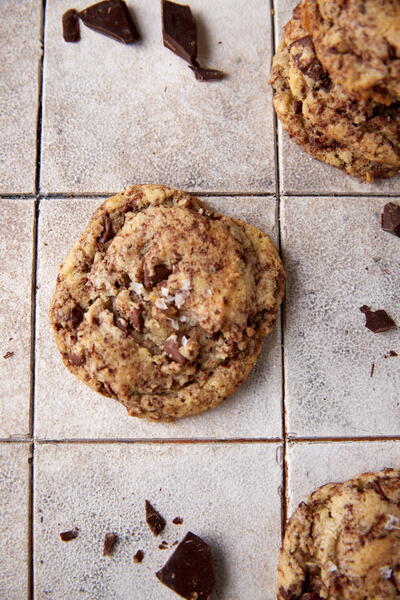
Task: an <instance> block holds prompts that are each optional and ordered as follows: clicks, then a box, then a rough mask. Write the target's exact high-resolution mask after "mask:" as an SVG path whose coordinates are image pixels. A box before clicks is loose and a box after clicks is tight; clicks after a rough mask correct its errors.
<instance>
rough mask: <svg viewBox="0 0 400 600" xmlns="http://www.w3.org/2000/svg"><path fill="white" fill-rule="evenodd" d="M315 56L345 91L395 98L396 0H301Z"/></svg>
mask: <svg viewBox="0 0 400 600" xmlns="http://www.w3.org/2000/svg"><path fill="white" fill-rule="evenodd" d="M302 20H303V25H304V26H305V28H306V29H307V31H308V32H309V33H310V34H311V35H312V37H313V40H314V44H315V47H316V50H317V54H318V58H319V59H320V61H321V62H322V64H323V65H324V67H325V68H326V70H327V71H328V72H329V74H330V76H331V78H332V79H333V81H335V82H337V83H340V84H341V85H342V86H343V87H344V88H345V89H346V90H347V91H348V92H349V93H351V94H359V95H360V96H362V97H365V98H373V99H374V100H376V101H377V102H383V103H385V104H390V103H391V102H393V101H395V100H400V2H399V0H302Z"/></svg>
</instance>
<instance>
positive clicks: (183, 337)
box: [181, 335, 189, 346]
mask: <svg viewBox="0 0 400 600" xmlns="http://www.w3.org/2000/svg"><path fill="white" fill-rule="evenodd" d="M188 341H189V338H187V337H186V335H183V336H182V340H181V344H182V346H186V344H187V343H188Z"/></svg>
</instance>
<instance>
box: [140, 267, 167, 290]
mask: <svg viewBox="0 0 400 600" xmlns="http://www.w3.org/2000/svg"><path fill="white" fill-rule="evenodd" d="M171 273H172V270H171V269H169V268H168V267H167V266H166V265H155V266H154V268H153V273H150V270H149V268H148V266H147V265H145V266H144V287H145V288H146V290H151V289H152V288H153V287H154V286H155V285H157V283H160V282H161V281H164V280H165V279H168V277H169V276H170V275H171Z"/></svg>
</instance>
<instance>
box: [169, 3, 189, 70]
mask: <svg viewBox="0 0 400 600" xmlns="http://www.w3.org/2000/svg"><path fill="white" fill-rule="evenodd" d="M162 35H163V42H164V46H165V47H166V48H169V50H172V52H173V53H174V54H176V55H177V56H179V57H180V58H183V60H186V62H188V63H189V64H192V65H196V64H197V61H196V58H197V27H196V21H195V20H194V18H193V15H192V11H191V10H190V7H189V6H186V5H182V4H175V2H170V1H169V0H163V2H162Z"/></svg>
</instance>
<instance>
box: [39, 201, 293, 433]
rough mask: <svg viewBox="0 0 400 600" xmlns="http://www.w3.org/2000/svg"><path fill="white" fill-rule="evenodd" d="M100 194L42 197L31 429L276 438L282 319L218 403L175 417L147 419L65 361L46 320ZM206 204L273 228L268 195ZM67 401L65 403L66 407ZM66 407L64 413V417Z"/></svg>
mask: <svg viewBox="0 0 400 600" xmlns="http://www.w3.org/2000/svg"><path fill="white" fill-rule="evenodd" d="M98 204H99V200H98V199H96V200H95V199H91V200H83V199H71V200H67V199H64V200H55V199H49V200H42V202H41V208H40V227H39V262H38V267H39V277H38V285H39V290H38V320H37V340H38V343H37V378H36V383H37V386H36V406H35V414H36V419H35V423H36V435H37V436H39V437H40V438H47V439H56V438H61V439H68V438H97V439H99V438H188V437H193V438H251V437H254V438H257V437H262V438H264V437H265V438H278V437H280V436H281V431H282V430H281V350H280V335H279V325H278V324H277V326H276V328H275V330H274V333H273V334H272V336H270V338H269V339H267V340H266V343H265V345H264V351H263V353H262V355H261V356H260V358H259V361H258V363H257V366H256V368H255V369H254V371H253V373H252V375H251V377H250V379H249V380H248V381H247V382H246V383H245V384H244V385H243V387H242V388H240V390H239V391H238V392H237V393H236V394H235V395H234V396H233V397H232V398H230V399H228V400H226V401H225V402H224V403H223V404H222V405H221V406H220V407H218V408H217V409H214V410H211V411H208V412H207V413H204V414H203V415H200V416H197V417H192V418H189V419H183V420H182V421H178V422H176V423H168V424H161V423H148V422H146V421H143V420H140V419H134V418H132V417H128V416H127V414H126V411H125V409H124V408H123V407H122V406H121V405H119V404H118V403H116V402H115V401H112V400H110V399H108V398H104V397H102V396H100V395H99V394H96V393H95V392H92V391H91V390H90V389H89V388H87V387H86V386H85V385H84V384H82V383H80V382H79V381H78V380H76V379H75V377H74V376H72V375H71V374H70V373H68V371H67V370H66V369H65V367H64V366H63V365H62V363H61V360H60V357H59V354H58V351H57V349H56V346H55V343H54V342H53V336H52V332H51V330H50V326H49V323H48V316H47V313H48V308H49V305H50V301H51V295H52V293H53V288H54V285H55V281H56V276H57V271H58V265H59V264H60V262H61V261H62V260H63V259H64V258H65V256H66V254H67V252H68V250H69V248H70V246H71V245H72V243H73V242H74V240H75V238H76V237H77V236H78V235H79V234H80V233H81V231H82V230H83V228H84V227H85V225H86V223H87V221H88V219H89V217H90V216H91V214H92V212H93V211H94V209H95V207H96V206H97V205H98ZM208 204H209V205H210V206H212V207H214V208H216V209H218V210H220V211H221V212H225V213H226V214H231V215H233V216H237V217H239V218H242V219H243V220H246V221H248V222H249V223H251V224H253V225H256V226H258V227H260V228H261V229H263V230H264V231H266V232H267V233H269V234H270V235H271V236H272V237H275V236H276V230H275V200H274V199H273V198H236V199H229V198H212V199H210V200H209V201H208ZM66 407H67V408H66ZM66 413H68V417H67V418H66Z"/></svg>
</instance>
